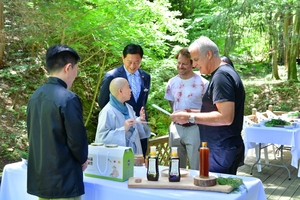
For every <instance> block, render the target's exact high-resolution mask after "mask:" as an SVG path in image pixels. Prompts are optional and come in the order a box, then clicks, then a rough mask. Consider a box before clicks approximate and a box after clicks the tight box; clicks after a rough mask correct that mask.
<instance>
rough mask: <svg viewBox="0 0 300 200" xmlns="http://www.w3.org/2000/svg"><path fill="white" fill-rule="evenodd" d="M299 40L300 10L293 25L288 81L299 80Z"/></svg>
mask: <svg viewBox="0 0 300 200" xmlns="http://www.w3.org/2000/svg"><path fill="white" fill-rule="evenodd" d="M299 38H300V10H296V15H295V18H294V23H293V35H292V39H291V55H290V62H289V63H290V65H289V68H288V69H289V70H288V80H291V81H298V78H297V65H296V58H297V52H298V48H299Z"/></svg>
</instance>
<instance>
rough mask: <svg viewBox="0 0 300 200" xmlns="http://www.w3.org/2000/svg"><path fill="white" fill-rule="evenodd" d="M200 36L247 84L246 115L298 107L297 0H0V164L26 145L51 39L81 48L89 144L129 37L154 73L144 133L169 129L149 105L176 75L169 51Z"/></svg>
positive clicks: (79, 84)
mask: <svg viewBox="0 0 300 200" xmlns="http://www.w3.org/2000/svg"><path fill="white" fill-rule="evenodd" d="M201 35H204V36H208V37H209V38H211V39H212V40H213V41H214V42H215V43H216V44H217V45H218V46H219V48H220V54H221V55H227V56H228V57H230V58H231V59H232V60H233V62H234V65H235V68H236V70H237V71H238V72H239V74H240V76H241V77H242V80H243V82H244V85H245V90H246V102H245V115H248V114H250V113H251V110H252V108H257V109H258V110H260V111H265V110H266V109H267V107H268V105H273V110H282V111H292V110H300V109H299V108H300V105H299V104H300V103H299V80H298V76H299V64H300V60H299V58H300V51H299V41H300V2H299V1H298V0H152V1H150V0H149V1H148V0H139V1H136V0H13V1H11V0H0V84H1V88H0V117H1V123H0V171H2V169H3V166H4V165H5V164H7V163H10V162H15V161H17V160H20V152H21V151H26V150H27V147H28V142H27V131H26V121H25V119H26V106H27V102H28V99H29V97H30V95H31V94H32V93H33V91H34V90H35V89H36V88H37V87H39V86H40V85H42V84H43V83H45V81H46V79H47V76H48V74H47V72H46V70H45V51H46V49H47V48H48V47H49V46H50V45H53V44H57V43H63V44H68V45H70V46H72V47H73V48H75V49H76V50H77V51H78V52H79V53H80V56H81V58H82V59H81V63H80V69H81V73H80V75H79V76H78V77H77V78H76V80H75V82H74V84H73V86H72V88H71V90H72V91H74V92H75V93H77V94H78V95H79V96H80V98H81V100H82V103H83V109H84V119H85V125H86V127H87V131H88V137H89V142H93V140H94V136H95V131H96V126H97V117H98V113H99V111H100V109H99V106H98V105H97V97H98V94H99V92H101V91H99V86H100V82H101V80H102V78H103V76H104V74H105V72H107V71H108V70H110V69H112V68H115V67H117V66H119V65H121V64H122V60H121V55H122V50H123V48H124V47H125V46H126V45H127V44H128V43H137V44H140V45H141V46H142V47H143V49H144V55H145V56H144V58H143V62H142V65H141V68H142V69H143V70H145V71H147V72H149V73H150V74H151V76H152V81H151V90H150V96H149V100H148V104H147V110H148V114H149V121H150V122H151V125H150V126H151V131H152V132H153V133H155V135H156V136H154V137H158V136H162V135H167V134H168V131H167V129H168V126H169V123H170V119H169V118H168V117H167V116H166V115H165V114H163V113H161V112H159V111H158V110H156V109H155V108H153V107H152V106H151V104H152V103H155V104H157V105H159V106H161V107H162V108H164V109H166V110H170V107H169V104H168V102H167V101H166V100H165V99H164V92H165V87H166V83H167V81H168V80H169V79H170V78H171V77H173V76H174V75H176V74H177V70H176V60H175V59H174V55H175V53H176V52H177V51H178V50H179V49H180V48H182V47H187V46H188V45H189V44H190V43H191V42H192V41H193V40H195V39H197V38H198V37H199V36H201ZM297 61H298V65H297ZM206 77H207V78H209V76H206Z"/></svg>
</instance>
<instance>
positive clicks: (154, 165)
mask: <svg viewBox="0 0 300 200" xmlns="http://www.w3.org/2000/svg"><path fill="white" fill-rule="evenodd" d="M158 178H159V171H158V157H157V155H156V146H151V147H150V154H149V157H148V168H147V179H148V181H158Z"/></svg>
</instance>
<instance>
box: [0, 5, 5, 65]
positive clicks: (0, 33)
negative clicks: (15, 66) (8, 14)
mask: <svg viewBox="0 0 300 200" xmlns="http://www.w3.org/2000/svg"><path fill="white" fill-rule="evenodd" d="M3 10H4V6H3V0H0V69H1V68H3V67H4V66H3V65H4V64H3V59H4V49H5V31H4V12H3Z"/></svg>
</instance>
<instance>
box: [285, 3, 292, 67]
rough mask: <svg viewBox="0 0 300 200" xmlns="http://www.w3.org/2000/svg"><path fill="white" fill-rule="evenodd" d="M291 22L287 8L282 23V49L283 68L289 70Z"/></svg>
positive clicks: (290, 14) (290, 15)
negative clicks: (283, 56)
mask: <svg viewBox="0 0 300 200" xmlns="http://www.w3.org/2000/svg"><path fill="white" fill-rule="evenodd" d="M291 24H292V13H291V11H290V9H289V11H287V12H286V13H285V15H284V25H283V40H284V47H285V48H284V50H285V54H284V55H285V59H284V60H285V64H284V66H285V68H286V69H287V70H289V66H290V54H291V49H290V44H291V37H290V36H291V35H290V30H289V28H290V25H291Z"/></svg>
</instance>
